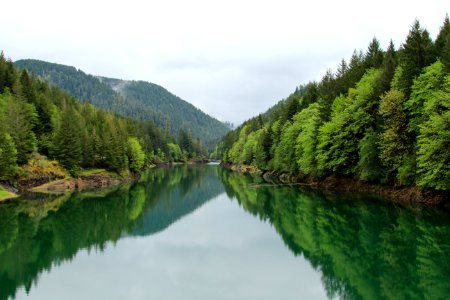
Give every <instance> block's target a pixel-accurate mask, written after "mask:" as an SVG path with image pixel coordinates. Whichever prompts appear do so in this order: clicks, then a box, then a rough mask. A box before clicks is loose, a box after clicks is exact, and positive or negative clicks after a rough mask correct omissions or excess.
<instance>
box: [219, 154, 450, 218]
mask: <svg viewBox="0 0 450 300" xmlns="http://www.w3.org/2000/svg"><path fill="white" fill-rule="evenodd" d="M221 166H222V167H224V168H226V169H229V170H232V171H236V172H241V173H252V174H258V175H260V176H262V177H263V178H264V180H265V181H267V182H271V183H282V184H299V185H306V186H309V187H311V188H315V189H321V190H329V191H339V192H349V193H350V192H358V193H359V192H361V193H368V194H371V195H377V196H381V197H383V198H387V199H389V200H391V201H394V202H401V203H408V204H413V205H416V204H420V205H429V206H434V207H442V208H445V209H446V210H450V195H449V192H448V191H435V190H427V189H423V188H420V187H417V186H412V187H407V186H384V185H378V184H371V183H368V182H363V181H360V180H355V179H352V178H338V177H334V176H332V177H325V178H318V177H312V176H304V175H301V174H299V175H290V174H286V173H277V172H274V171H262V170H260V169H258V168H257V167H255V166H248V165H233V164H223V163H221Z"/></svg>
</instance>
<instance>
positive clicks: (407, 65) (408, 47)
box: [399, 20, 435, 96]
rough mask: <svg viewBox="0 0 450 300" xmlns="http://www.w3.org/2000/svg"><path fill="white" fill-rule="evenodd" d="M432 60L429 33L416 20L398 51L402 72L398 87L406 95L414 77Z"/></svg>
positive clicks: (432, 49) (431, 45) (432, 48)
mask: <svg viewBox="0 0 450 300" xmlns="http://www.w3.org/2000/svg"><path fill="white" fill-rule="evenodd" d="M434 60H435V55H434V47H433V42H432V40H431V38H430V35H429V33H428V31H427V30H425V29H423V28H421V27H420V23H419V21H418V20H416V21H415V22H414V24H413V25H412V26H411V30H410V31H409V34H408V37H407V38H406V42H405V43H404V44H403V45H402V49H401V51H400V64H401V66H402V68H403V72H402V76H401V77H400V80H399V84H400V86H399V88H400V90H401V91H404V92H405V94H406V96H409V94H410V88H411V85H412V83H413V80H414V78H415V77H416V76H418V75H419V74H420V73H421V72H422V69H423V68H424V67H426V66H427V65H429V64H430V63H432V62H433V61H434Z"/></svg>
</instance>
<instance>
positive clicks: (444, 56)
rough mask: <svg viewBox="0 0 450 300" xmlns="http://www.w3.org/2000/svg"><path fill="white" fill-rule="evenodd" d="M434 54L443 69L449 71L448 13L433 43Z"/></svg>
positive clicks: (449, 36) (449, 24) (449, 27)
mask: <svg viewBox="0 0 450 300" xmlns="http://www.w3.org/2000/svg"><path fill="white" fill-rule="evenodd" d="M434 46H435V48H436V54H437V56H438V57H440V59H441V61H442V63H443V64H444V66H445V70H446V71H447V72H450V21H449V18H448V14H447V15H446V16H445V20H444V24H443V25H442V27H441V30H440V31H439V34H438V36H437V38H436V41H435V43H434Z"/></svg>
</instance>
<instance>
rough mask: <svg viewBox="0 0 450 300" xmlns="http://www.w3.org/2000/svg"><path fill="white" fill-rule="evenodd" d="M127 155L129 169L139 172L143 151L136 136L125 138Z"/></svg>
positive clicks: (141, 166)
mask: <svg viewBox="0 0 450 300" xmlns="http://www.w3.org/2000/svg"><path fill="white" fill-rule="evenodd" d="M127 156H128V165H129V168H130V170H132V171H135V172H139V171H140V170H141V169H142V168H143V167H144V162H145V153H144V151H143V150H142V147H141V144H140V143H139V140H138V139H137V138H136V137H129V138H128V140H127Z"/></svg>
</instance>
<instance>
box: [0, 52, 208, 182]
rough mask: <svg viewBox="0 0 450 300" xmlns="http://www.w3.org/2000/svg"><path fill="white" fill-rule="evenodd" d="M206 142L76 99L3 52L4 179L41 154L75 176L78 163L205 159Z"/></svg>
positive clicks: (127, 166) (120, 165)
mask: <svg viewBox="0 0 450 300" xmlns="http://www.w3.org/2000/svg"><path fill="white" fill-rule="evenodd" d="M206 152H207V151H206V149H205V148H204V146H203V145H202V144H201V143H200V142H199V141H198V140H195V139H193V138H192V135H191V134H190V133H189V132H188V131H181V132H180V137H179V138H178V140H175V139H174V138H172V137H171V136H170V134H169V133H168V132H162V131H161V130H160V129H158V128H157V127H156V126H155V125H154V124H153V123H152V122H150V121H147V122H140V121H136V120H133V119H131V118H124V117H119V116H117V115H115V114H114V113H111V112H108V111H105V110H102V109H98V108H95V107H94V106H92V105H91V104H89V103H87V102H85V103H80V102H79V101H76V99H74V98H73V97H71V96H70V95H69V94H67V93H66V92H63V91H62V90H60V89H58V88H55V87H51V86H49V84H48V83H47V82H45V81H42V80H40V79H38V78H37V77H36V76H34V75H29V74H28V73H27V72H26V71H24V70H19V69H16V68H15V67H14V66H13V63H12V62H11V61H10V60H7V59H6V58H5V57H4V55H3V53H2V54H1V55H0V180H10V179H14V178H16V177H17V176H22V175H24V174H23V173H24V172H23V171H22V170H21V169H20V168H19V167H20V166H21V165H24V164H27V162H29V160H30V159H32V158H36V157H41V156H39V155H32V154H33V153H40V154H42V155H45V156H47V157H48V158H50V159H53V160H56V161H58V162H59V163H60V164H61V165H62V166H63V167H64V168H65V169H67V170H68V171H69V172H70V173H71V174H72V175H76V174H77V173H78V171H79V170H80V168H98V167H101V168H106V169H108V170H111V171H115V172H118V173H121V172H123V171H128V170H130V171H139V170H141V169H142V168H144V167H145V166H147V165H151V164H154V163H159V162H164V161H182V160H187V159H191V158H194V159H200V158H205V157H206V155H207V153H206Z"/></svg>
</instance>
